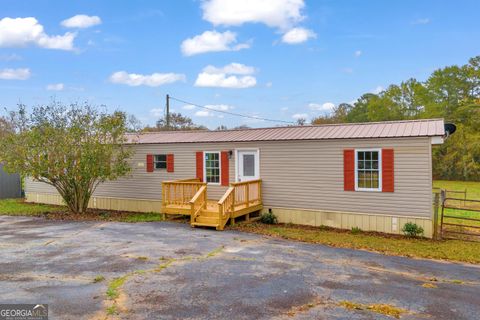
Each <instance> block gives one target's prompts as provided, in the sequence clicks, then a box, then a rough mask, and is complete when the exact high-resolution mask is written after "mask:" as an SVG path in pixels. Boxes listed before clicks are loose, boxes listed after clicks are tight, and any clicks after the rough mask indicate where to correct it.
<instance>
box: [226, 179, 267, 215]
mask: <svg viewBox="0 0 480 320" xmlns="http://www.w3.org/2000/svg"><path fill="white" fill-rule="evenodd" d="M230 185H231V186H232V187H234V188H235V192H234V194H235V204H234V205H235V206H245V208H248V207H249V206H250V205H251V204H252V203H258V202H261V200H262V180H261V179H257V180H250V181H243V182H235V183H231V184H230Z"/></svg>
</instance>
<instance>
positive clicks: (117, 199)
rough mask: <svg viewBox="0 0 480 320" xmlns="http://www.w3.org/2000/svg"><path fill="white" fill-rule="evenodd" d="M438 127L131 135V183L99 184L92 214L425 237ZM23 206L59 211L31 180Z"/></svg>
mask: <svg viewBox="0 0 480 320" xmlns="http://www.w3.org/2000/svg"><path fill="white" fill-rule="evenodd" d="M445 136H446V134H445V128H444V121H443V120H442V119H425V120H409V121H390V122H376V123H349V124H334V125H316V126H291V127H273V128H258V129H239V130H225V131H164V132H156V133H141V134H130V135H129V136H128V144H130V145H131V146H132V148H133V149H134V151H135V152H134V156H133V157H132V158H131V165H132V167H133V170H132V173H131V174H130V175H129V176H127V177H124V178H121V179H119V180H117V181H111V182H106V183H103V184H101V185H100V186H99V187H98V188H97V190H96V191H95V194H94V196H93V198H92V200H91V204H90V205H91V207H95V208H103V209H113V210H130V211H139V212H152V211H156V212H163V213H166V214H174V213H180V214H186V215H190V216H191V222H192V225H198V226H213V227H216V228H217V229H222V228H223V226H224V225H225V224H226V223H227V221H228V220H232V221H234V219H236V218H238V217H240V216H247V218H248V216H249V215H250V214H251V213H252V212H256V211H262V212H268V211H269V212H272V213H274V214H275V215H276V216H277V218H278V220H279V221H280V222H286V223H297V224H304V225H314V226H320V225H325V226H331V227H336V228H343V229H350V228H352V227H358V228H361V229H362V230H370V231H380V232H386V233H400V232H401V231H400V230H401V228H402V226H403V225H404V224H405V223H406V222H414V223H417V224H418V225H420V226H422V227H423V228H424V230H425V235H426V236H431V234H432V215H433V209H432V145H433V144H441V143H443V140H444V138H445ZM26 197H27V199H28V201H33V202H43V203H52V204H59V203H61V199H60V197H59V195H58V194H57V192H56V191H55V190H54V189H53V188H52V187H50V186H48V185H46V184H44V183H41V182H37V181H32V180H28V181H27V182H26Z"/></svg>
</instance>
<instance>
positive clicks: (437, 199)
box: [433, 193, 440, 240]
mask: <svg viewBox="0 0 480 320" xmlns="http://www.w3.org/2000/svg"><path fill="white" fill-rule="evenodd" d="M439 203H440V194H439V193H435V196H434V200H433V240H438V239H439V237H438V211H439V208H440V207H439Z"/></svg>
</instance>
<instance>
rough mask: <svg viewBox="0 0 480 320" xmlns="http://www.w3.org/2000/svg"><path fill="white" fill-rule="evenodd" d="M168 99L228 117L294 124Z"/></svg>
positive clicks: (173, 98)
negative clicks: (227, 115)
mask: <svg viewBox="0 0 480 320" xmlns="http://www.w3.org/2000/svg"><path fill="white" fill-rule="evenodd" d="M169 98H170V99H172V100H175V101H178V102H181V103H185V104H190V105H192V106H195V107H198V108H202V109H206V110H209V111H214V112H220V113H225V114H229V115H232V116H237V117H243V118H249V119H255V120H263V121H270V122H281V123H288V124H295V122H293V121H286V120H278V119H269V118H263V117H257V116H249V115H246V114H240V113H235V112H230V111H225V110H217V109H213V108H209V107H206V106H202V105H199V104H196V103H192V102H188V101H185V100H182V99H178V98H175V97H172V96H169Z"/></svg>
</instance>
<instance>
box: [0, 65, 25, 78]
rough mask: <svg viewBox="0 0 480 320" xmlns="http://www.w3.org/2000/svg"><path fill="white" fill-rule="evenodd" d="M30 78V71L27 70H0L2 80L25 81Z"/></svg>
mask: <svg viewBox="0 0 480 320" xmlns="http://www.w3.org/2000/svg"><path fill="white" fill-rule="evenodd" d="M30 76H31V73H30V69H27V68H20V69H3V70H0V79H2V80H27V79H28V78H30Z"/></svg>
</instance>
